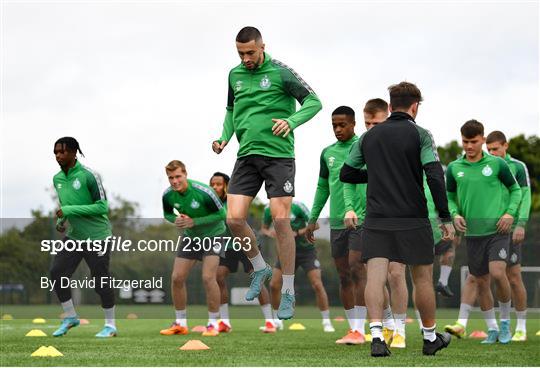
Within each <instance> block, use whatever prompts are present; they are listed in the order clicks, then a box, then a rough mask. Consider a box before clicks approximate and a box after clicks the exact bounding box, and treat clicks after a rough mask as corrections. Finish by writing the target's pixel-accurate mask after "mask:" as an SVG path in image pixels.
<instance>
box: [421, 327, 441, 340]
mask: <svg viewBox="0 0 540 368" xmlns="http://www.w3.org/2000/svg"><path fill="white" fill-rule="evenodd" d="M435 326H436V325H433V327H423V328H422V333H423V334H424V340H429V341H431V342H433V341H435V340H437V335H435Z"/></svg>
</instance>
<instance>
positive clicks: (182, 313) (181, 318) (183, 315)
mask: <svg viewBox="0 0 540 368" xmlns="http://www.w3.org/2000/svg"><path fill="white" fill-rule="evenodd" d="M174 313H175V314H176V323H177V324H179V325H180V326H183V327H187V311H186V310H185V309H177V310H175V311H174Z"/></svg>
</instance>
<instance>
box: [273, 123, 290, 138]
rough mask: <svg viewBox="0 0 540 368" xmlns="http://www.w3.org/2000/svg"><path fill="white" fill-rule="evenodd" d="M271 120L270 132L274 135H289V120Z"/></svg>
mask: <svg viewBox="0 0 540 368" xmlns="http://www.w3.org/2000/svg"><path fill="white" fill-rule="evenodd" d="M272 121H273V122H274V126H272V132H273V133H274V135H281V134H283V138H285V137H286V136H288V135H289V133H290V132H291V127H290V126H289V122H288V121H287V120H283V119H272Z"/></svg>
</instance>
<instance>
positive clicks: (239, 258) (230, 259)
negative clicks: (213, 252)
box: [219, 249, 253, 273]
mask: <svg viewBox="0 0 540 368" xmlns="http://www.w3.org/2000/svg"><path fill="white" fill-rule="evenodd" d="M238 263H242V266H244V272H245V273H250V272H251V271H253V265H252V264H251V262H250V260H249V258H248V257H247V256H246V254H245V253H244V252H243V251H242V250H238V251H236V250H233V249H229V250H227V251H226V252H225V257H223V258H220V259H219V265H220V266H225V267H227V268H228V269H229V272H231V273H235V272H236V271H238Z"/></svg>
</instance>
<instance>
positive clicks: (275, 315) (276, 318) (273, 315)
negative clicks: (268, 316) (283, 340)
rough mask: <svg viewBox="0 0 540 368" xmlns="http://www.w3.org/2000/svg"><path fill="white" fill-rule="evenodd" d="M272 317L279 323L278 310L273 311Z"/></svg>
mask: <svg viewBox="0 0 540 368" xmlns="http://www.w3.org/2000/svg"><path fill="white" fill-rule="evenodd" d="M272 317H273V318H274V321H279V318H278V316H277V309H272Z"/></svg>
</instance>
